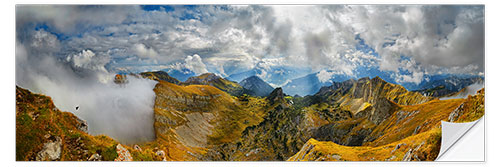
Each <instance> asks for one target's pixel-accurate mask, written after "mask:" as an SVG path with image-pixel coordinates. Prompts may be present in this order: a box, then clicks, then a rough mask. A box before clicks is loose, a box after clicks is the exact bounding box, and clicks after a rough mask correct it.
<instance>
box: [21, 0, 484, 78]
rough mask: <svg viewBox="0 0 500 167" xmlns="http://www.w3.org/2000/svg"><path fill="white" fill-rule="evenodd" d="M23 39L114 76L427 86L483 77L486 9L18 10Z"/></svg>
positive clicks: (34, 48)
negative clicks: (445, 77) (247, 76)
mask: <svg viewBox="0 0 500 167" xmlns="http://www.w3.org/2000/svg"><path fill="white" fill-rule="evenodd" d="M16 30H17V35H16V37H17V46H19V47H24V48H26V50H27V52H29V53H37V54H44V53H48V54H50V55H51V56H54V57H55V59H57V61H59V62H63V63H66V64H70V65H72V66H73V67H75V68H77V69H89V70H93V71H105V72H108V73H116V72H141V71H151V70H162V69H168V68H177V69H182V68H187V69H190V70H191V71H193V72H194V73H196V74H201V73H205V72H214V73H218V74H220V75H221V76H225V77H226V76H229V75H231V74H235V73H239V72H243V71H246V70H250V69H254V68H261V69H269V68H272V67H280V66H287V67H296V68H306V69H309V70H310V71H311V72H319V73H318V77H320V78H328V77H330V76H332V75H334V74H343V75H348V76H352V77H354V78H356V77H358V76H359V73H358V72H356V71H359V69H360V68H361V69H363V68H375V69H377V70H380V71H383V72H390V73H391V78H392V79H394V80H395V81H396V82H399V83H405V82H413V83H420V82H421V81H422V80H424V79H425V76H427V75H433V74H473V75H483V72H484V6H435V5H425V6H417V5H410V6H401V5H369V6H358V5H354V6H349V5H348V6H344V5H321V6H299V5H291V6H285V5H279V6H278V5H271V6H136V5H134V6H17V7H16ZM263 75H264V74H263ZM262 77H263V78H265V76H262ZM297 77H299V76H297Z"/></svg>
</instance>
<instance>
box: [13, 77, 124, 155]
mask: <svg viewBox="0 0 500 167" xmlns="http://www.w3.org/2000/svg"><path fill="white" fill-rule="evenodd" d="M85 126H86V125H85ZM85 126H84V125H82V121H81V120H79V119H78V118H77V117H76V116H75V115H73V114H72V113H69V112H62V111H60V110H59V109H57V108H56V107H55V106H54V104H53V103H52V100H51V98H50V97H47V96H44V95H40V94H35V93H31V92H30V91H28V90H26V89H23V88H20V87H17V86H16V160H17V161H27V160H48V159H44V158H42V157H41V156H39V154H40V155H41V152H42V150H43V148H44V144H45V143H56V145H58V144H60V148H61V149H60V156H57V157H58V158H54V159H52V160H62V161H79V160H87V159H88V158H89V157H90V156H91V155H93V154H94V153H99V154H101V155H102V157H103V160H108V161H112V160H114V159H115V158H116V156H117V154H116V145H117V144H118V142H117V141H115V140H113V139H111V138H109V137H107V136H104V135H99V136H92V135H89V134H87V133H86V132H85V128H84V127H85Z"/></svg>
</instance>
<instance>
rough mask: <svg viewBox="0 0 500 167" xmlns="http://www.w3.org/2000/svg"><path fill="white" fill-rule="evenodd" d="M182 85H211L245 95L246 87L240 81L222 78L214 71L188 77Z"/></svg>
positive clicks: (237, 94)
mask: <svg viewBox="0 0 500 167" xmlns="http://www.w3.org/2000/svg"><path fill="white" fill-rule="evenodd" d="M182 85H210V86H213V87H216V88H218V89H220V90H222V91H224V92H227V93H229V94H230V95H233V96H240V95H243V93H244V89H243V87H242V86H240V85H239V84H238V83H236V82H233V81H229V80H227V79H224V78H221V77H219V76H217V75H215V74H213V73H205V74H201V75H199V76H194V77H190V78H188V79H187V80H186V81H185V82H182Z"/></svg>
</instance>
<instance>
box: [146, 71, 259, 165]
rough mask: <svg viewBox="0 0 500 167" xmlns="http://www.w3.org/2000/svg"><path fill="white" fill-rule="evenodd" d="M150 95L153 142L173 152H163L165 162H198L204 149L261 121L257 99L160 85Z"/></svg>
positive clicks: (207, 88)
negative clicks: (152, 102)
mask: <svg viewBox="0 0 500 167" xmlns="http://www.w3.org/2000/svg"><path fill="white" fill-rule="evenodd" d="M154 91H155V92H156V94H157V97H156V100H155V108H154V112H155V123H154V127H155V132H156V136H157V142H158V143H161V144H162V145H163V146H160V147H164V148H163V149H164V150H176V152H174V153H173V152H171V151H167V153H166V154H167V159H168V160H170V159H171V160H201V159H203V158H204V157H205V156H206V152H207V150H208V148H211V147H214V146H216V145H219V144H223V143H229V142H232V141H235V140H237V139H239V137H240V136H241V132H242V131H243V130H244V129H245V128H246V127H247V126H251V125H255V124H257V123H258V122H260V121H261V119H262V115H263V113H262V110H260V109H259V108H261V107H263V106H264V105H265V104H266V102H265V101H264V100H263V99H260V98H254V97H247V96H244V97H240V98H242V99H238V98H236V97H233V96H230V95H229V94H227V93H226V92H223V91H221V90H219V89H217V88H215V87H213V86H209V85H187V86H179V85H175V84H172V83H168V82H163V81H160V82H159V83H158V84H157V85H156V87H155V89H154ZM240 100H241V101H240ZM172 146H175V147H172ZM179 150H180V151H179Z"/></svg>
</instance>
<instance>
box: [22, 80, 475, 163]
mask: <svg viewBox="0 0 500 167" xmlns="http://www.w3.org/2000/svg"><path fill="white" fill-rule="evenodd" d="M129 77H144V78H148V79H152V80H156V81H158V83H157V84H156V86H155V88H154V92H155V94H156V98H155V103H154V120H152V122H151V123H152V124H153V125H154V131H155V134H156V138H155V140H153V141H150V142H147V143H137V144H134V145H125V144H122V143H120V142H119V141H116V140H113V139H112V138H109V137H107V136H104V135H100V136H92V135H89V134H88V133H87V132H86V127H87V126H88V125H87V124H86V122H85V121H84V120H81V119H79V118H77V117H76V116H74V115H73V114H71V113H67V112H62V111H59V110H58V109H57V108H56V107H55V106H54V105H53V103H52V101H51V99H50V97H46V96H43V95H38V94H33V93H31V92H29V91H28V90H25V89H22V88H19V87H16V150H17V151H16V160H71V161H76V160H139V161H140V160H148V161H151V160H174V161H198V160H205V161H206V160H216V161H219V160H226V161H262V160H265V161H275V160H289V161H304V160H305V161H310V160H320V161H321V160H336V161H386V160H387V161H431V160H434V159H435V158H436V157H437V154H438V153H439V147H440V144H439V142H440V138H441V136H440V135H441V132H440V122H441V121H442V120H444V121H451V122H469V121H473V120H476V119H479V118H480V117H482V116H483V115H484V88H482V89H480V90H479V91H477V92H475V93H474V94H472V95H470V96H467V97H464V98H456V99H448V100H440V98H437V97H434V96H426V95H425V94H422V93H420V92H413V91H408V90H407V89H406V88H405V87H403V86H401V85H397V84H394V83H390V82H387V81H385V80H383V79H382V78H380V77H374V78H368V77H365V78H360V79H357V80H354V79H347V80H345V81H342V82H331V83H330V84H329V85H325V86H317V87H319V88H318V91H316V92H315V93H312V94H311V95H307V96H289V95H288V93H286V90H285V87H283V88H280V87H278V88H272V87H271V86H269V85H268V84H266V83H265V82H264V81H263V80H262V79H260V78H259V77H256V76H250V77H249V78H246V79H244V80H242V81H241V82H240V83H236V82H233V81H230V80H227V79H224V78H222V77H220V76H218V75H216V74H211V73H207V74H202V75H199V76H193V77H190V78H188V79H186V80H185V81H184V82H181V81H178V80H176V79H175V78H173V77H171V76H169V74H168V73H164V72H151V73H141V74H140V75H131V76H129ZM310 77H312V76H310ZM120 78H121V79H122V80H126V79H127V77H120ZM454 81H455V80H454ZM456 81H457V82H462V80H456ZM457 82H453V83H457ZM464 82H468V81H464ZM450 83H451V82H450ZM119 84H127V82H126V81H123V82H120V83H119ZM453 85H456V86H458V87H460V84H453ZM464 85H465V84H464ZM445 87H446V85H445ZM290 95H291V94H290ZM90 126H91V125H90Z"/></svg>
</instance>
